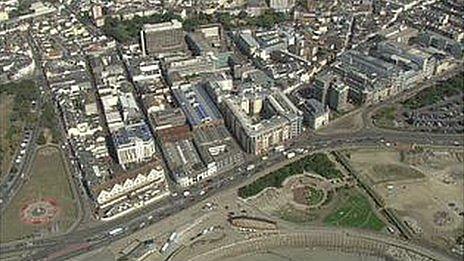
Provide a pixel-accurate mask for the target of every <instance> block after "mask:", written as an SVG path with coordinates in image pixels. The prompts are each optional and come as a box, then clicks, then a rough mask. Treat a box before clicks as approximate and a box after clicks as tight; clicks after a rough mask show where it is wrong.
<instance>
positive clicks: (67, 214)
mask: <svg viewBox="0 0 464 261" xmlns="http://www.w3.org/2000/svg"><path fill="white" fill-rule="evenodd" d="M30 171H31V173H29V175H30V179H29V180H28V181H27V182H26V183H25V184H24V186H23V187H22V188H21V190H20V191H19V192H18V194H17V195H16V196H15V197H14V198H13V200H12V202H11V203H10V205H9V206H8V207H7V209H6V210H5V212H4V215H3V216H2V218H1V221H0V225H1V227H0V231H1V233H0V234H1V235H0V236H1V237H0V241H1V242H7V241H11V240H14V239H19V238H23V237H27V236H30V235H32V234H34V233H37V232H42V231H48V230H49V229H50V228H51V227H52V226H54V227H58V228H59V230H60V232H64V231H65V230H66V229H68V228H69V227H70V226H71V225H72V224H73V223H74V222H75V221H76V218H77V211H78V210H77V206H76V199H75V198H74V195H73V193H72V190H71V184H70V181H69V173H68V170H67V168H66V166H65V162H64V158H63V155H62V152H61V151H60V150H59V149H58V148H56V147H53V146H46V147H42V148H40V149H39V150H38V151H37V154H36V157H35V158H34V161H33V162H32V166H31V168H30ZM42 198H54V199H55V200H56V201H57V203H58V206H59V211H58V214H57V216H56V219H55V220H54V221H53V224H50V225H48V226H41V225H27V224H24V223H23V222H21V220H20V211H21V209H22V208H23V207H24V206H25V205H26V204H27V203H30V202H34V201H37V200H39V199H42Z"/></svg>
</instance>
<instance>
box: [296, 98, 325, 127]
mask: <svg viewBox="0 0 464 261" xmlns="http://www.w3.org/2000/svg"><path fill="white" fill-rule="evenodd" d="M302 110H303V115H304V119H305V122H306V124H307V125H308V126H309V127H310V128H311V129H313V130H317V129H319V128H320V127H322V126H325V125H327V124H328V123H329V110H328V109H327V108H326V107H325V106H324V104H322V103H321V102H319V101H318V100H316V99H309V100H306V101H305V102H304V103H303V105H302Z"/></svg>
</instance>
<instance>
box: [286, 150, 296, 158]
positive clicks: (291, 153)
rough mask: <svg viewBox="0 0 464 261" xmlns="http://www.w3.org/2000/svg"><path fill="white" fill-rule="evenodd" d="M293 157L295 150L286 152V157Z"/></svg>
mask: <svg viewBox="0 0 464 261" xmlns="http://www.w3.org/2000/svg"><path fill="white" fill-rule="evenodd" d="M293 157H295V152H293V151H292V152H289V153H287V159H291V158H293Z"/></svg>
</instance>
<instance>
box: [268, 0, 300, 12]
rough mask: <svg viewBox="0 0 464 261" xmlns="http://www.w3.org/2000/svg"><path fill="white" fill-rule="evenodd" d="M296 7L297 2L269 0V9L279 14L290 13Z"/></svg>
mask: <svg viewBox="0 0 464 261" xmlns="http://www.w3.org/2000/svg"><path fill="white" fill-rule="evenodd" d="M294 6H295V0H269V7H270V8H272V9H274V10H276V11H277V12H288V11H290V9H292V8H293V7H294Z"/></svg>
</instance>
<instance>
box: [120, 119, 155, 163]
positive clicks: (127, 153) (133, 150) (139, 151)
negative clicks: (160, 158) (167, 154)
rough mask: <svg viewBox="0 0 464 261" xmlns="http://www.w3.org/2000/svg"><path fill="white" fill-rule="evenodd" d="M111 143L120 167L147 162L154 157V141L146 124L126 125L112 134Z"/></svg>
mask: <svg viewBox="0 0 464 261" xmlns="http://www.w3.org/2000/svg"><path fill="white" fill-rule="evenodd" d="M113 143H114V148H115V151H116V155H117V159H118V162H119V164H120V165H122V166H123V167H126V166H127V165H128V164H132V163H141V162H146V161H149V160H151V159H152V158H153V156H154V155H155V140H154V139H153V136H152V135H151V133H150V130H149V128H148V126H147V124H145V123H143V122H140V123H137V124H132V125H127V126H124V128H122V129H120V130H118V131H116V132H114V133H113Z"/></svg>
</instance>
